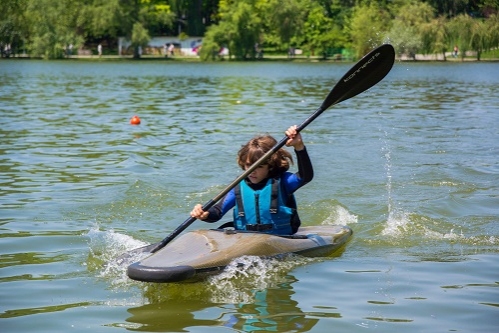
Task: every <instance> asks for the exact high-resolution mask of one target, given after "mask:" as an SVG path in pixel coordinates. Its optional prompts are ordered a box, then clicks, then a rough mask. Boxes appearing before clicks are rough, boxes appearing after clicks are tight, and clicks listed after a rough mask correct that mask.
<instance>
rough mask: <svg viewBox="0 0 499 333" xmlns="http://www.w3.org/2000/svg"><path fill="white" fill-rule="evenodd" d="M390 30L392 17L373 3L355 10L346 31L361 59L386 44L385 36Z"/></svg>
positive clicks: (357, 7)
mask: <svg viewBox="0 0 499 333" xmlns="http://www.w3.org/2000/svg"><path fill="white" fill-rule="evenodd" d="M389 30H390V15H389V12H388V11H387V10H386V9H383V8H381V7H380V6H379V5H378V4H377V2H375V1H373V2H371V3H370V4H369V5H363V4H361V5H358V6H356V7H355V8H354V9H353V12H352V16H351V17H350V19H349V20H348V21H347V27H346V31H347V33H348V35H349V37H350V41H351V45H352V48H353V49H354V50H355V52H356V55H357V57H361V56H363V55H364V54H366V53H367V52H369V51H370V50H371V49H372V48H374V47H376V46H378V45H380V44H382V43H383V42H384V36H386V33H387V31H389Z"/></svg>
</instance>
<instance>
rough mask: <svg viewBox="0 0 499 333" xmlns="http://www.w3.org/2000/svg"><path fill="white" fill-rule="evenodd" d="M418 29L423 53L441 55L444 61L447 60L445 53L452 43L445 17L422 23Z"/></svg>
mask: <svg viewBox="0 0 499 333" xmlns="http://www.w3.org/2000/svg"><path fill="white" fill-rule="evenodd" d="M420 29H421V37H422V50H423V52H424V53H426V54H428V53H435V54H438V53H442V55H443V59H444V61H445V60H447V57H446V55H445V53H446V52H447V51H448V50H449V48H450V46H451V43H452V40H451V34H450V32H449V26H448V20H447V18H446V17H445V16H439V17H437V18H434V19H433V20H431V21H430V22H428V23H423V24H422V25H421V28H420Z"/></svg>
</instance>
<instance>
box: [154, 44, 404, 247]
mask: <svg viewBox="0 0 499 333" xmlns="http://www.w3.org/2000/svg"><path fill="white" fill-rule="evenodd" d="M394 60H395V51H394V49H393V46H391V45H390V44H384V45H381V46H379V47H378V48H376V49H374V50H373V51H371V52H370V53H368V54H367V55H366V56H364V57H363V58H362V59H361V60H359V62H357V63H356V64H355V65H354V66H353V67H352V68H351V69H350V70H349V71H348V72H347V73H346V74H345V75H344V76H343V77H342V78H341V79H340V80H339V81H338V82H337V83H336V85H335V86H334V87H333V89H332V90H331V91H330V92H329V94H328V95H327V97H326V99H325V100H324V102H323V103H322V104H321V106H320V107H319V108H318V109H317V110H315V112H314V113H313V114H312V115H311V116H310V117H308V118H307V119H306V120H305V121H304V122H303V123H302V124H301V125H299V126H298V127H297V129H296V130H297V132H300V131H301V130H303V129H304V128H305V127H307V126H308V125H309V124H310V123H311V122H312V121H313V120H314V119H315V118H317V117H318V116H320V115H321V113H322V112H324V111H325V110H326V109H327V108H329V107H330V106H332V105H335V104H338V103H340V102H342V101H344V100H346V99H349V98H351V97H353V96H356V95H358V94H360V93H361V92H363V91H366V90H367V89H369V88H371V87H372V86H374V85H375V84H376V83H378V82H379V81H381V80H382V79H383V78H384V77H385V76H386V75H387V74H388V72H389V71H390V70H391V68H392V66H393V62H394ZM288 140H289V138H288V137H287V136H285V137H284V138H282V139H281V141H279V142H278V143H277V144H276V145H275V146H274V147H272V149H270V150H269V151H268V152H267V153H265V155H263V156H262V157H261V158H260V159H258V160H257V161H256V162H255V163H253V165H251V166H250V167H249V168H248V169H246V170H245V171H244V172H243V173H242V174H241V175H240V176H239V177H237V178H236V179H235V180H234V181H233V182H232V183H230V184H229V185H228V186H227V187H226V188H225V189H224V190H223V191H222V192H220V193H219V194H218V195H217V196H216V197H214V198H213V199H211V200H210V201H208V202H207V203H206V204H204V206H203V210H204V211H207V210H208V209H210V208H211V207H213V206H214V205H215V204H216V203H217V202H218V201H219V200H221V199H222V198H223V197H224V196H225V195H226V194H227V193H229V191H230V190H232V189H233V188H234V187H235V186H237V184H239V183H240V182H241V181H242V180H244V179H245V178H246V177H248V176H249V174H251V173H252V172H253V171H254V170H255V169H256V168H257V167H258V166H259V165H261V164H262V163H264V162H265V161H266V160H267V159H269V158H270V156H272V154H274V153H276V152H277V151H278V150H279V149H281V148H282V147H283V146H284V145H285V144H286V142H287V141H288ZM194 221H196V218H194V217H189V218H188V219H187V220H185V221H184V222H183V223H182V224H181V225H179V226H178V227H177V228H176V229H175V230H174V231H173V232H172V233H171V234H170V235H168V236H167V237H166V238H165V239H163V240H162V241H161V242H159V243H156V244H155V246H154V247H153V248H152V250H151V253H154V252H156V251H158V250H159V249H161V248H163V247H164V246H165V245H166V244H168V243H169V242H170V241H172V240H173V239H174V238H175V237H177V236H178V235H179V234H180V233H181V232H182V231H184V230H185V229H186V228H187V227H189V226H190V225H191V224H192V223H193V222H194Z"/></svg>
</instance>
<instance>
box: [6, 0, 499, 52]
mask: <svg viewBox="0 0 499 333" xmlns="http://www.w3.org/2000/svg"><path fill="white" fill-rule="evenodd" d="M498 13H499V0H481V1H479V0H378V1H374V0H2V1H1V2H0V47H1V51H2V56H9V55H14V54H21V53H23V54H28V55H29V56H32V57H43V58H47V59H54V58H63V57H65V56H66V55H67V54H68V51H69V52H73V51H72V50H75V51H74V52H77V50H79V49H84V48H89V47H90V46H93V45H96V44H103V45H106V46H107V49H112V48H114V49H116V47H117V39H118V37H125V38H126V39H127V40H129V41H130V43H131V47H132V50H133V54H134V57H140V52H139V50H140V49H141V48H145V47H146V46H147V44H148V42H149V40H150V39H151V37H152V36H178V38H179V39H185V38H187V37H189V36H196V37H202V38H203V43H202V47H201V49H200V51H199V55H200V58H201V59H203V60H214V59H218V57H219V51H220V50H221V49H222V48H227V49H228V50H230V57H231V58H235V59H239V60H241V59H255V58H258V57H262V56H263V54H264V53H266V52H276V53H289V54H290V55H291V56H292V55H293V50H295V49H300V50H302V52H304V53H305V54H308V55H314V56H320V57H323V58H327V57H330V56H332V55H334V54H336V55H338V54H340V55H342V56H348V57H351V58H358V57H360V56H362V55H363V54H365V53H367V51H368V50H370V49H372V48H373V47H374V46H377V45H379V44H381V43H384V42H389V43H391V44H393V45H394V46H395V48H396V50H397V53H399V54H407V55H409V56H413V57H414V56H415V54H420V53H421V54H441V55H443V57H444V59H445V56H446V54H448V52H451V51H452V50H453V48H454V47H457V48H458V49H459V56H461V57H464V55H465V52H466V51H475V52H476V55H477V59H478V60H479V59H480V57H481V54H482V53H483V52H486V51H489V50H493V49H497V47H498V46H499V14H498Z"/></svg>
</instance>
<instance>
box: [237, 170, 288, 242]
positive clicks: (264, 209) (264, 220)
mask: <svg viewBox="0 0 499 333" xmlns="http://www.w3.org/2000/svg"><path fill="white" fill-rule="evenodd" d="M234 191H235V195H236V206H235V208H234V226H235V228H236V229H237V230H249V231H260V232H265V233H269V234H276V235H291V234H292V233H294V232H296V230H293V228H292V227H291V222H292V220H293V219H294V217H295V216H297V215H296V209H295V208H296V207H287V206H286V202H287V201H288V200H287V196H286V195H285V193H284V191H283V190H282V189H281V186H280V181H279V179H275V178H271V179H269V180H268V181H267V184H266V185H265V187H264V188H262V189H261V190H254V189H252V188H251V187H250V186H249V185H248V184H247V183H246V181H242V182H241V183H239V185H237V186H236V187H235V189H234ZM292 202H293V203H295V201H294V197H293V198H292Z"/></svg>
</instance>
